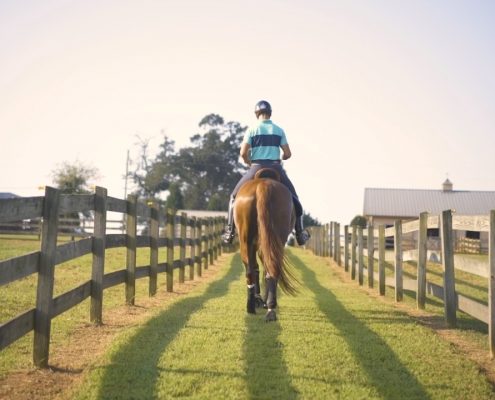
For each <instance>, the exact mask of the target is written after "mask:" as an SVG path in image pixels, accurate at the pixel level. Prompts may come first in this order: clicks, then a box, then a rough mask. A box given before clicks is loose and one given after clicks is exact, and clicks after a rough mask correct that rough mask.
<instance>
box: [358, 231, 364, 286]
mask: <svg viewBox="0 0 495 400" xmlns="http://www.w3.org/2000/svg"><path fill="white" fill-rule="evenodd" d="M363 247H364V246H363V227H362V226H358V281H359V285H360V286H361V285H362V284H363V282H364V277H363V268H364V254H363V253H364V250H363Z"/></svg>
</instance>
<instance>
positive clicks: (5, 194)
mask: <svg viewBox="0 0 495 400" xmlns="http://www.w3.org/2000/svg"><path fill="white" fill-rule="evenodd" d="M16 197H19V196H18V195H16V194H14V193H10V192H0V199H15V198H16Z"/></svg>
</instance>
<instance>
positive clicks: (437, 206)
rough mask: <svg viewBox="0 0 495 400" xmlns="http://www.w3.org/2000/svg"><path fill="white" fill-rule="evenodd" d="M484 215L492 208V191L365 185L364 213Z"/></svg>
mask: <svg viewBox="0 0 495 400" xmlns="http://www.w3.org/2000/svg"><path fill="white" fill-rule="evenodd" d="M449 209H450V210H455V212H456V213H457V214H459V215H483V214H485V215H486V214H488V213H489V212H490V210H493V209H495V192H484V191H464V190H451V191H443V190H423V189H377V188H365V189H364V215H373V216H390V217H417V216H418V215H419V214H420V213H422V212H423V211H428V212H429V213H431V214H440V213H441V212H442V211H444V210H449Z"/></svg>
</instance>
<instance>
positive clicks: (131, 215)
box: [125, 195, 137, 305]
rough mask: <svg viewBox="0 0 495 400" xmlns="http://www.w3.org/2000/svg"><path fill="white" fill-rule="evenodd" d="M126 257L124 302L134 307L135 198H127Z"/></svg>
mask: <svg viewBox="0 0 495 400" xmlns="http://www.w3.org/2000/svg"><path fill="white" fill-rule="evenodd" d="M126 225H127V237H126V247H127V257H126V281H125V301H126V303H127V304H129V305H134V300H135V297H136V244H137V243H136V242H137V239H136V236H137V229H136V227H137V197H136V196H133V195H129V196H128V197H127V224H126Z"/></svg>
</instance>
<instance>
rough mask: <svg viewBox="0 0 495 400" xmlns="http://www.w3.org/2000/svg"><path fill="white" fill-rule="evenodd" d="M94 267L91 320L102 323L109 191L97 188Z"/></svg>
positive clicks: (92, 271) (95, 198)
mask: <svg viewBox="0 0 495 400" xmlns="http://www.w3.org/2000/svg"><path fill="white" fill-rule="evenodd" d="M94 210H95V219H94V228H93V248H92V252H93V265H92V267H91V303H90V308H89V320H90V321H91V322H93V323H95V324H98V325H99V324H101V323H102V316H103V276H104V274H105V247H106V246H105V238H106V236H105V235H106V226H107V189H105V188H102V187H99V186H97V187H96V188H95V197H94Z"/></svg>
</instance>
